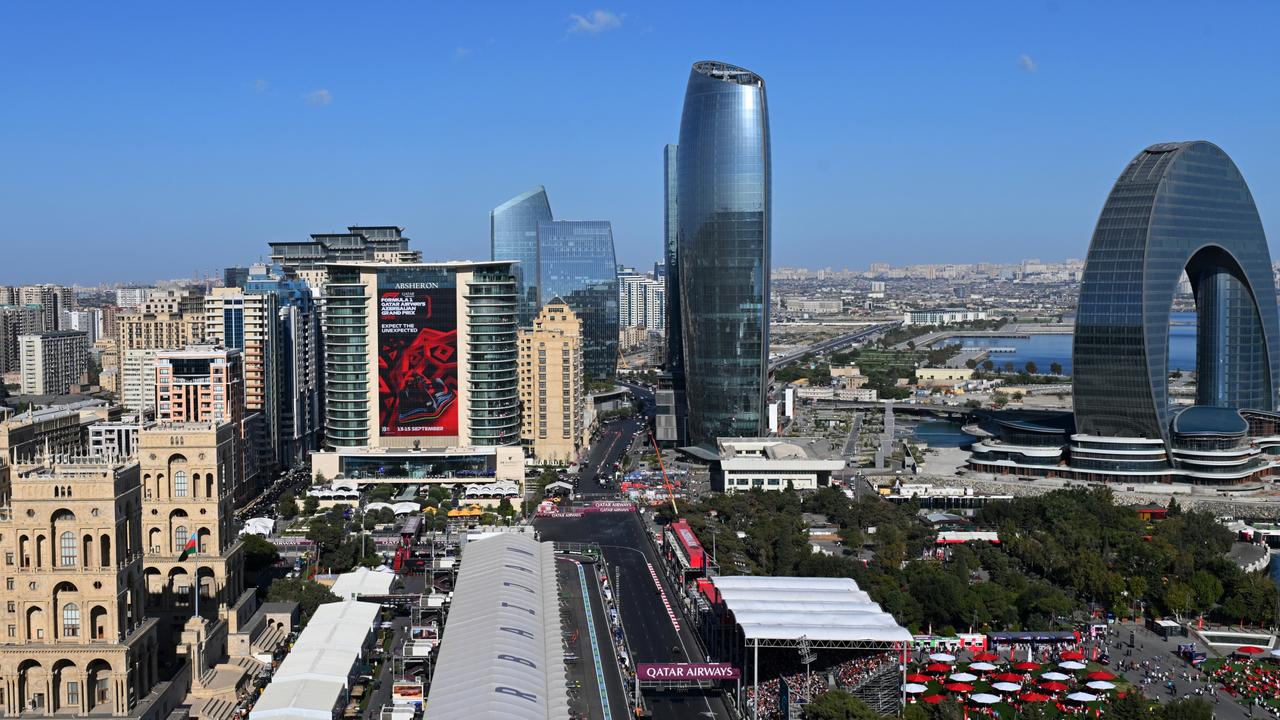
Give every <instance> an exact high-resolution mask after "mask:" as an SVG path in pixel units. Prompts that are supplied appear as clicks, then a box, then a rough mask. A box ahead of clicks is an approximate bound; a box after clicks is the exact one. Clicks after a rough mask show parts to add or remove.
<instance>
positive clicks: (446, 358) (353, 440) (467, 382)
mask: <svg viewBox="0 0 1280 720" xmlns="http://www.w3.org/2000/svg"><path fill="white" fill-rule="evenodd" d="M511 267H512V263H511V262H501V261H500V262H446V263H412V264H384V263H340V264H334V265H330V266H329V271H328V272H329V282H328V284H326V285H325V295H324V311H323V323H324V339H325V352H324V368H325V373H324V377H325V406H324V410H325V443H326V445H327V446H328V447H331V448H342V447H364V446H373V447H396V448H411V447H431V448H443V447H452V446H488V445H516V444H519V442H520V411H519V401H520V399H519V381H518V363H517V353H518V349H517V343H516V297H515V292H516V291H515V278H514V276H513V275H512V273H511Z"/></svg>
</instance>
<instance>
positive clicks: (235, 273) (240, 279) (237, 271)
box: [222, 267, 249, 288]
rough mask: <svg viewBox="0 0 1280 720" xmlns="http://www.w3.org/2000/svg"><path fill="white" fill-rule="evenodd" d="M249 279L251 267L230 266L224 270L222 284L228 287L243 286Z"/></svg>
mask: <svg viewBox="0 0 1280 720" xmlns="http://www.w3.org/2000/svg"><path fill="white" fill-rule="evenodd" d="M248 279H249V268H247V267H229V268H223V270H222V286H223V287H228V288H242V287H244V283H245V281H246V280H248Z"/></svg>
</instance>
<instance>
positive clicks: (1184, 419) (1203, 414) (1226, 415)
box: [1173, 405, 1249, 435]
mask: <svg viewBox="0 0 1280 720" xmlns="http://www.w3.org/2000/svg"><path fill="white" fill-rule="evenodd" d="M1248 430H1249V423H1247V422H1245V419H1244V418H1242V417H1240V411H1239V410H1236V409H1234V408H1225V407H1210V406H1207V405H1196V406H1193V407H1189V408H1187V409H1186V410H1183V411H1182V412H1180V413H1178V414H1177V415H1175V416H1174V417H1173V431H1174V432H1175V433H1178V434H1180V435H1243V434H1244V433H1246V432H1248Z"/></svg>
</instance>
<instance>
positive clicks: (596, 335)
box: [538, 220, 618, 380]
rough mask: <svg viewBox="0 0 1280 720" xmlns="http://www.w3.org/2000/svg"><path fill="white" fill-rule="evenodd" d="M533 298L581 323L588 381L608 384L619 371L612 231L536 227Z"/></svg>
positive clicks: (592, 226) (557, 224)
mask: <svg viewBox="0 0 1280 720" xmlns="http://www.w3.org/2000/svg"><path fill="white" fill-rule="evenodd" d="M538 293H539V302H540V303H542V304H545V303H548V302H551V300H553V299H555V298H560V299H561V300H563V301H564V302H565V303H566V304H568V305H569V307H571V308H573V311H574V313H576V314H577V316H578V318H579V319H580V320H581V321H582V338H583V356H584V357H585V358H586V371H587V375H588V377H591V378H595V379H598V380H612V379H613V378H614V376H616V375H617V371H618V264H617V260H616V257H615V255H614V250H613V229H612V226H611V225H610V224H609V222H608V221H605V220H574V221H565V220H559V221H552V222H544V223H539V224H538Z"/></svg>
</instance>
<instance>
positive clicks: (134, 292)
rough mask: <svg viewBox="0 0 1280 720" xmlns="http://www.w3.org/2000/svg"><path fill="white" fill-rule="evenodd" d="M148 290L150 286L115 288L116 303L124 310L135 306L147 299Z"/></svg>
mask: <svg viewBox="0 0 1280 720" xmlns="http://www.w3.org/2000/svg"><path fill="white" fill-rule="evenodd" d="M150 291H151V288H144V287H126V288H116V305H119V306H120V307H122V308H124V309H126V310H129V309H132V308H136V307H138V306H140V305H142V304H143V303H144V302H146V301H147V293H148V292H150Z"/></svg>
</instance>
